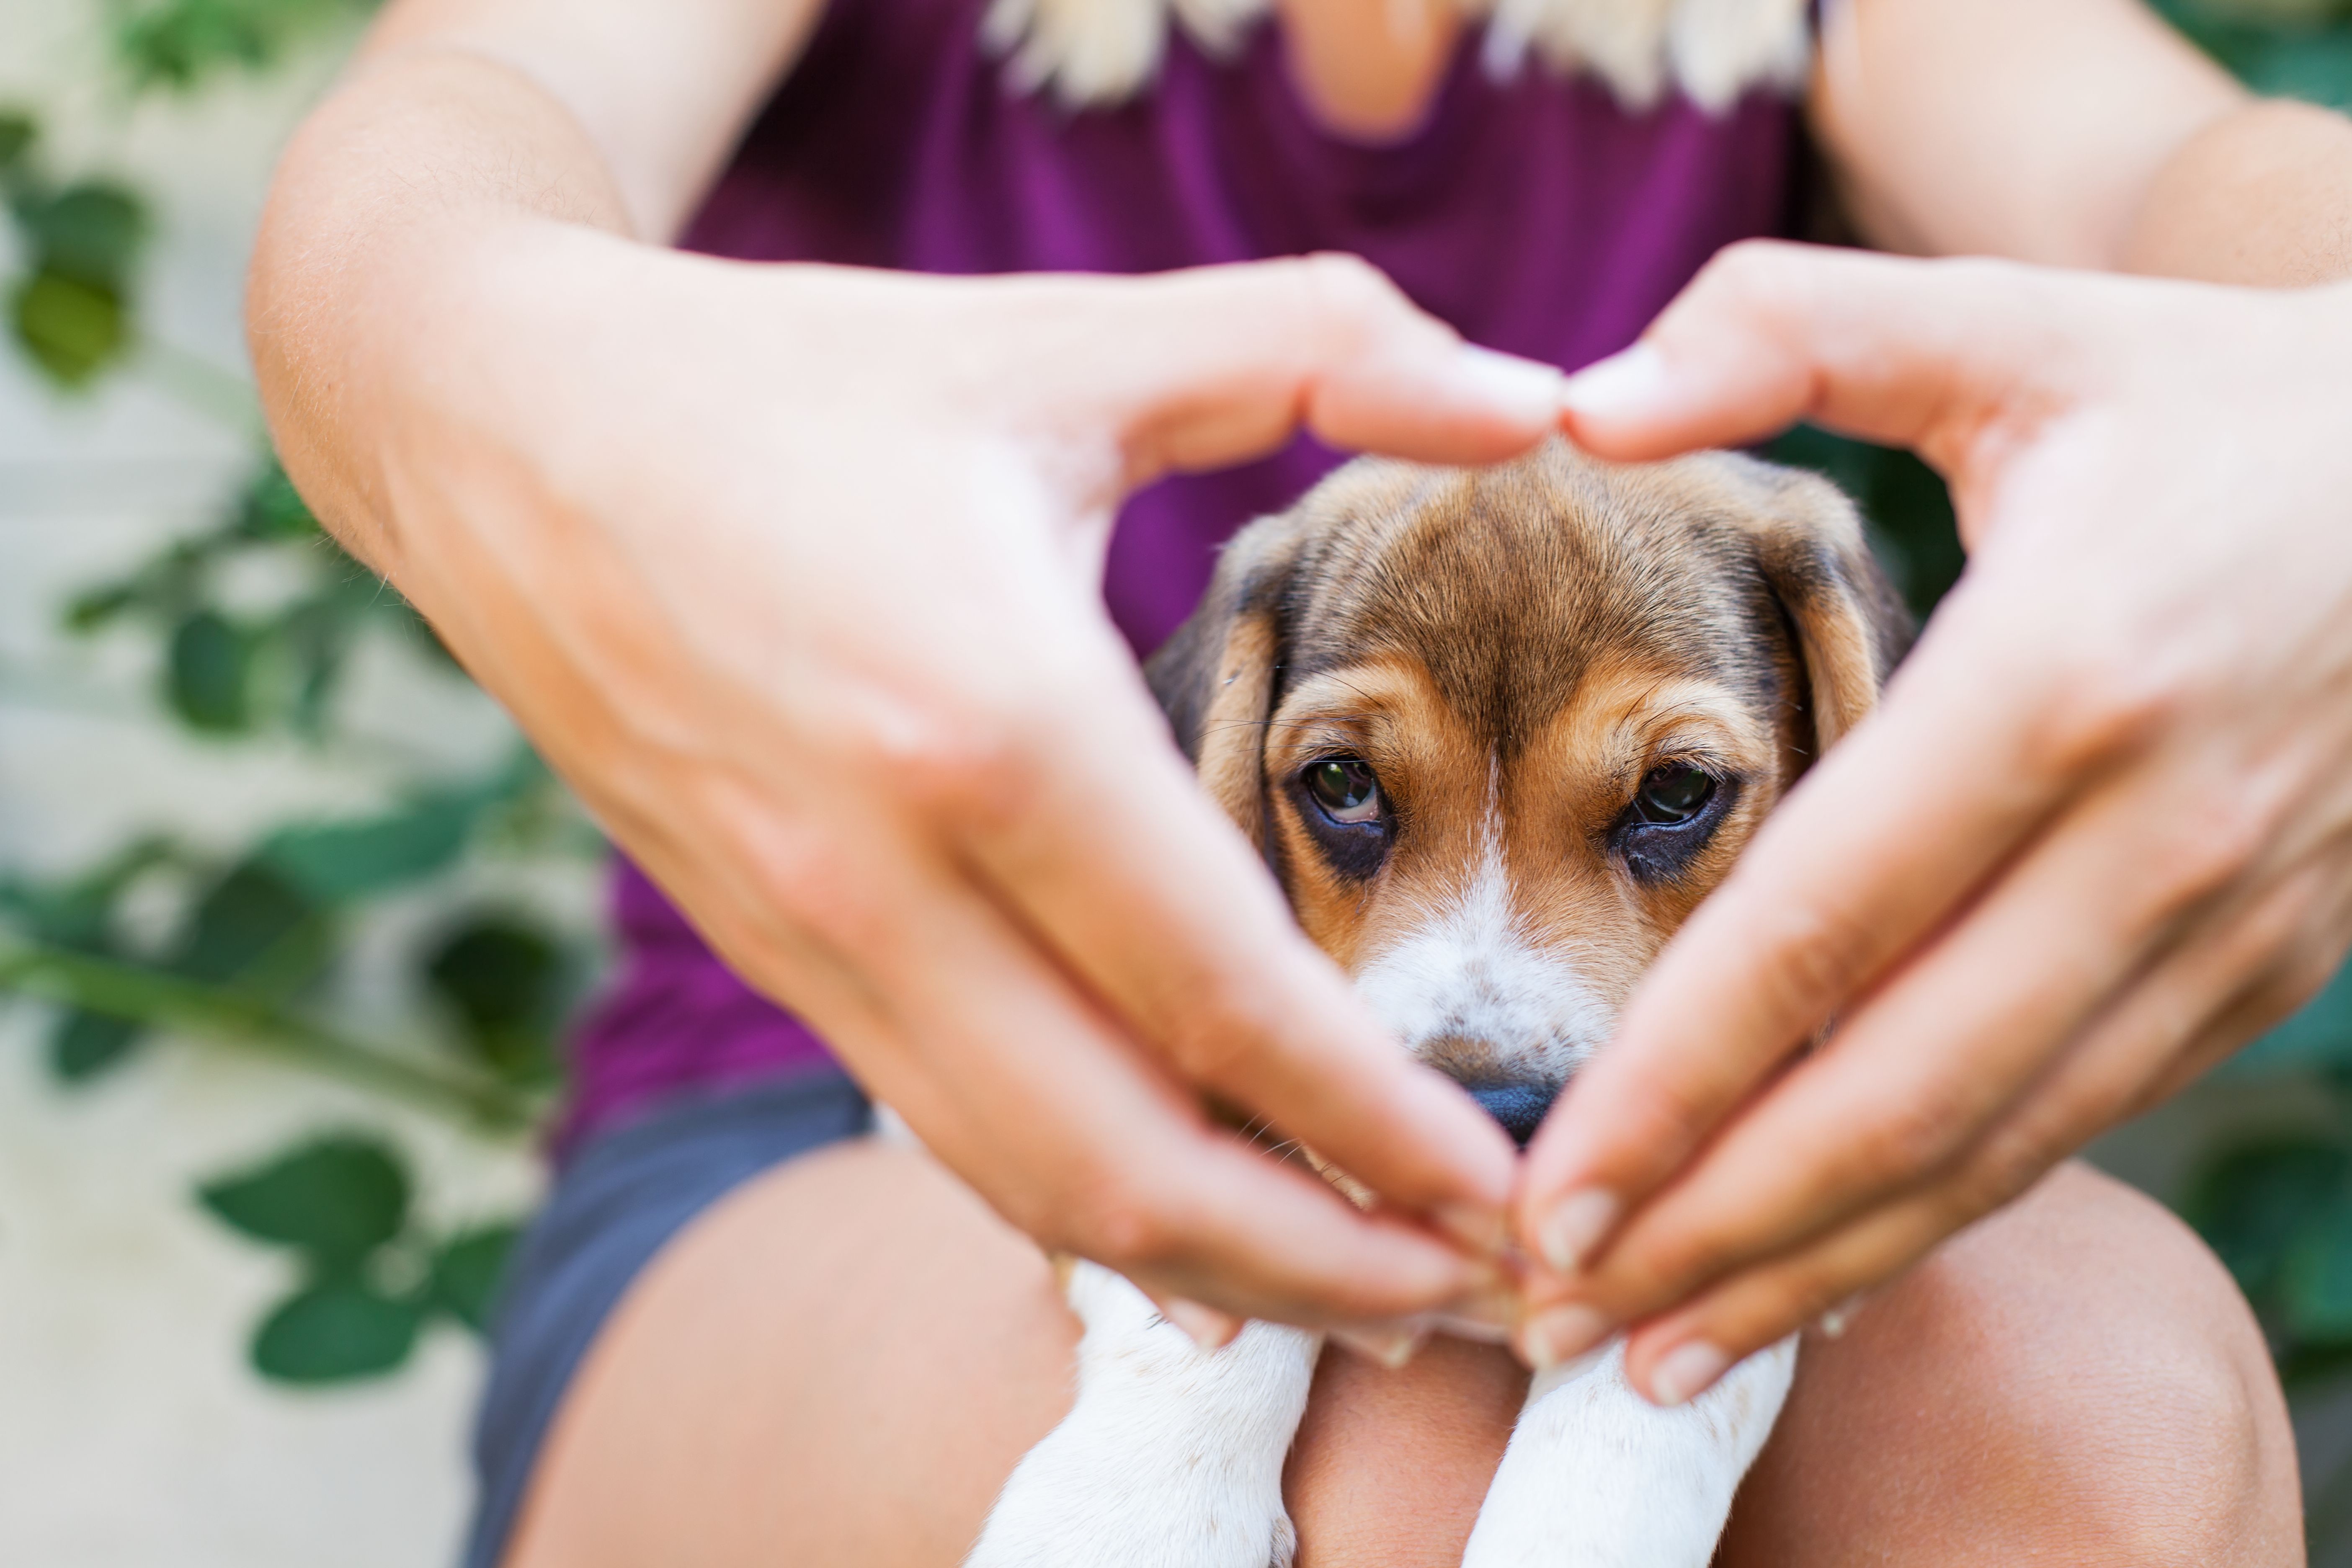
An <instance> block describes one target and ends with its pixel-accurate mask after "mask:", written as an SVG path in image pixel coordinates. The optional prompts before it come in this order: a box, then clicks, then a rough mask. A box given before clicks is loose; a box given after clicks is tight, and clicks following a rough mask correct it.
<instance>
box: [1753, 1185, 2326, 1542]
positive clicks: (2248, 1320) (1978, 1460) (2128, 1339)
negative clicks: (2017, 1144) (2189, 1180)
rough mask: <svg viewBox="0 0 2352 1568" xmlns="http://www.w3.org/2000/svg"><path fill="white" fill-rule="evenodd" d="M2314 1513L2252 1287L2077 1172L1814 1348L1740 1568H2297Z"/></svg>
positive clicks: (2126, 1198) (2125, 1197) (1760, 1480)
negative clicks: (2299, 1483)
mask: <svg viewBox="0 0 2352 1568" xmlns="http://www.w3.org/2000/svg"><path fill="white" fill-rule="evenodd" d="M2299 1514H2300V1505H2299V1500H2298V1498H2297V1494H2296V1486H2295V1477H2294V1442H2293V1437H2292V1435H2291V1433H2290V1431H2289V1429H2288V1426H2287V1422H2286V1412H2285V1405H2284V1399H2283V1398H2282V1396H2281V1394H2280V1393H2279V1389H2278V1384H2277V1381H2276V1379H2275V1377H2274V1375H2273V1373H2272V1371H2271V1368H2270V1363H2269V1359H2268V1357H2267V1355H2266V1354H2265V1352H2264V1350H2263V1342H2262V1338H2261V1335H2260V1333H2259V1331H2257V1330H2256V1328H2255V1326H2254V1323H2253V1321H2252V1315H2251V1314H2250V1313H2249V1312H2248V1310H2246V1306H2245V1303H2244V1301H2243V1300H2242V1299H2241V1298H2240V1297H2239V1295H2238V1293H2237V1290H2236V1288H2235V1287H2234V1286H2233V1285H2232V1284H2231V1281H2230V1279H2229V1278H2228V1276H2227V1275H2226V1274H2225V1273H2224V1272H2223V1271H2222V1269H2221V1266H2220V1264H2219V1263H2218V1262H2217V1261H2216V1260H2215V1259H2214V1258H2213V1257H2212V1255H2211V1254H2210V1252H2208V1251H2206V1249H2205V1248H2204V1247H2203V1246H2202V1244H2201V1243H2200V1242H2199V1241H2198V1240H2197V1239H2196V1237H2194V1236H2192V1235H2190V1234H2189V1232H2188V1231H2187V1229H2186V1228H2185V1227H2183V1226H2180V1225H2179V1222H2178V1221H2177V1220H2175V1219H2173V1218H2172V1217H2171V1216H2170V1215H2167V1214H2166V1213H2164V1212H2163V1211H2162V1210H2161V1209H2160V1208H2158V1206H2157V1205H2154V1204H2153V1203H2150V1202H2149V1201H2148V1200H2147V1199H2146V1198H2145V1197H2143V1196H2141V1195H2140V1194H2137V1193H2133V1192H2131V1191H2130V1190H2129V1189H2127V1188H2125V1187H2123V1186H2121V1185H2120V1184H2116V1183H2114V1182H2112V1181H2109V1180H2108V1179H2107V1178H2105V1177H2104V1176H2100V1175H2098V1174H2096V1173H2093V1172H2091V1171H2089V1170H2087V1169H2084V1168H2082V1167H2069V1168H2067V1169H2065V1170H2063V1171H2061V1172H2059V1173H2056V1174H2054V1175H2053V1177H2052V1178H2051V1179H2050V1180H2049V1181H2048V1182H2046V1183H2045V1184H2043V1185H2042V1187H2041V1188H2039V1189H2037V1190H2036V1191H2035V1192H2034V1193H2033V1194H2031V1195H2029V1197H2028V1198H2026V1199H2025V1200H2024V1201H2022V1202H2021V1203H2020V1204H2019V1205H2015V1206H2014V1207H2013V1208H2011V1210H2009V1211H2007V1212H2005V1213H2003V1214H2001V1215H1997V1216H1995V1217H1994V1218H1993V1219H1991V1220H1989V1221H1987V1222H1985V1223H1984V1224H1983V1225H1981V1226H1978V1227H1977V1228H1976V1229H1975V1230H1973V1231H1971V1232H1969V1234H1967V1235H1965V1236H1963V1237H1960V1238H1958V1240H1956V1241H1955V1242H1954V1243H1952V1244H1951V1245H1950V1246H1948V1247H1947V1248H1946V1249H1945V1251H1944V1252H1943V1253H1942V1254H1940V1255H1939V1256H1938V1257H1937V1258H1935V1259H1933V1260H1931V1261H1930V1262H1929V1263H1927V1265H1925V1266H1923V1267H1922V1268H1919V1269H1917V1270H1916V1271H1915V1272H1914V1273H1913V1274H1912V1275H1911V1276H1910V1277H1909V1278H1908V1279H1905V1280H1904V1281H1902V1282H1901V1283H1900V1284H1898V1285H1896V1286H1895V1287H1891V1288H1890V1289H1888V1290H1887V1291H1886V1292H1885V1294H1884V1295H1883V1296H1881V1297H1880V1298H1878V1299H1876V1300H1874V1301H1873V1302H1872V1303H1871V1304H1870V1305H1869V1306H1868V1307H1867V1308H1865V1310H1864V1311H1863V1313H1862V1315H1861V1317H1860V1319H1859V1320H1858V1321H1857V1322H1856V1325H1855V1327H1854V1329H1853V1331H1851V1332H1850V1333H1849V1334H1848V1336H1847V1337H1846V1338H1845V1339H1843V1340H1841V1341H1839V1342H1834V1343H1831V1342H1822V1341H1819V1340H1818V1339H1816V1340H1812V1341H1810V1342H1809V1343H1808V1345H1807V1347H1806V1351H1805V1355H1804V1359H1803V1361H1802V1363H1801V1366H1800V1371H1799V1381H1798V1386H1797V1389H1796V1392H1795V1393H1794V1394H1793V1395H1792V1396H1791V1398H1790V1405H1789V1409H1788V1411H1787V1413H1786V1414H1785V1415H1784V1416H1783V1418H1782V1423H1781V1426H1780V1430H1779V1431H1778V1432H1777V1433H1776V1434H1775V1436H1774V1438H1773V1441H1772V1443H1771V1445H1770V1446H1769V1447H1768V1449H1767V1450H1766V1454H1765V1456H1764V1458H1763V1459H1761V1460H1760V1461H1759V1464H1758V1466H1757V1468H1756V1471H1755V1472H1754V1473H1753V1474H1752V1475H1751V1477H1750V1483H1749V1485H1748V1488H1747V1489H1744V1490H1743V1492H1742V1494H1741V1499H1740V1503H1739V1506H1738V1510H1736V1512H1735V1515H1734V1520H1733V1531H1732V1537H1731V1540H1730V1542H1728V1543H1727V1545H1728V1550H1727V1552H1726V1555H1725V1561H1726V1563H1735V1564H1736V1563H1745V1562H1758V1563H1761V1562H1767V1561H1769V1562H1777V1563H1802V1564H1808V1565H1811V1564H1817V1563H1818V1564H1829V1563H1848V1562H1851V1563H1906V1564H1912V1563H1916V1564H1930V1563H1977V1562H1985V1561H1993V1560H1997V1559H1998V1558H2000V1557H2024V1558H2026V1559H2028V1560H2038V1559H2046V1560H2048V1561H2055V1562H2065V1563H2083V1564H2104V1563H2116V1564H2123V1563H2132V1564H2161V1563H2179V1564H2211V1565H2219V1564H2232V1563H2244V1564H2273V1563H2300V1562H2301V1561H2302V1547H2301V1542H2300V1526H2299Z"/></svg>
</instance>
